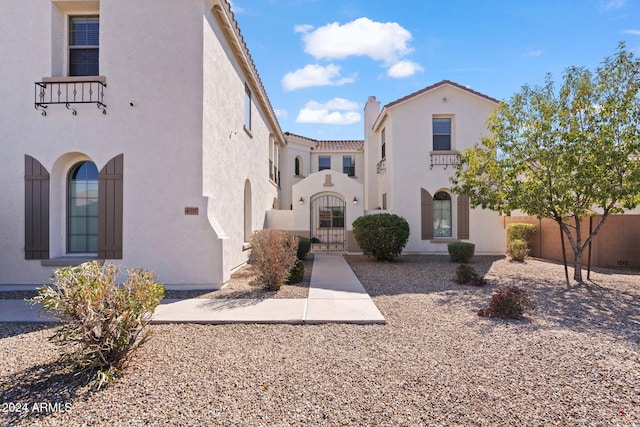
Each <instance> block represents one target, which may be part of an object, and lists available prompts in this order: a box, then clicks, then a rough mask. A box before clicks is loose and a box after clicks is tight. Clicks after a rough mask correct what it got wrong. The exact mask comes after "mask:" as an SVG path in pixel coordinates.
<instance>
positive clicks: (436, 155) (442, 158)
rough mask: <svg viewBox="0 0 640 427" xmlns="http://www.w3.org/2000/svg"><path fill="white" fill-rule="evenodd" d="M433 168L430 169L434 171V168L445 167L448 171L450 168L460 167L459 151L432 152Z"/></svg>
mask: <svg viewBox="0 0 640 427" xmlns="http://www.w3.org/2000/svg"><path fill="white" fill-rule="evenodd" d="M430 156H431V166H430V168H429V169H431V170H433V167H434V166H444V168H445V169H447V168H448V167H449V166H454V167H456V168H457V167H458V166H459V165H460V158H459V157H458V152H457V151H432V152H431V153H430Z"/></svg>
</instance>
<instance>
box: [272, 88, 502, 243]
mask: <svg viewBox="0 0 640 427" xmlns="http://www.w3.org/2000/svg"><path fill="white" fill-rule="evenodd" d="M497 105H498V101H497V100H495V99H493V98H491V97H488V96H486V95H483V94H481V93H479V92H476V91H473V90H471V89H468V88H466V87H464V86H461V85H459V84H457V83H454V82H451V81H442V82H439V83H436V84H434V85H431V86H429V87H426V88H424V89H422V90H420V91H417V92H415V93H412V94H409V95H407V96H405V97H403V98H400V99H398V100H396V101H393V102H390V103H388V104H386V105H384V106H383V107H382V108H381V107H380V102H379V101H377V100H376V98H375V97H373V96H372V97H369V99H368V101H367V102H366V104H365V107H364V136H365V138H364V140H362V141H318V140H313V139H310V138H305V137H302V136H299V135H293V134H289V133H285V139H286V141H287V145H286V148H285V153H287V154H286V155H285V156H284V157H283V160H282V161H283V166H282V171H283V172H285V174H284V178H283V183H286V185H283V189H282V192H281V199H282V200H283V201H286V202H285V203H284V204H283V206H291V210H290V211H270V212H267V225H268V226H269V227H272V228H280V229H285V230H290V231H292V232H295V233H297V234H299V235H303V236H308V237H311V238H315V239H314V240H319V242H318V244H317V245H316V247H317V248H318V249H334V250H344V251H347V252H357V251H358V250H359V248H358V246H357V244H356V242H355V239H354V238H353V230H352V222H353V220H354V219H355V218H357V217H358V216H360V215H365V214H375V213H380V212H389V213H394V214H397V215H400V216H402V217H404V218H405V219H406V220H407V222H408V223H409V226H410V228H411V236H410V238H409V242H408V243H407V246H406V247H405V252H406V253H431V254H446V253H448V250H447V245H446V243H449V242H452V241H458V240H464V241H471V242H473V243H475V245H476V253H478V254H502V253H504V250H505V244H506V243H505V230H504V226H503V223H502V221H501V219H500V217H499V216H498V214H497V213H495V212H492V211H488V210H484V209H481V208H477V209H471V208H470V206H469V200H468V198H467V197H465V196H459V195H456V194H454V193H452V192H451V190H450V186H451V182H450V180H449V179H450V177H451V176H452V175H453V174H454V172H455V168H456V166H457V163H458V153H459V152H460V151H462V150H464V149H465V148H467V147H471V146H473V145H474V144H476V143H478V142H479V141H480V137H481V136H482V135H486V134H487V130H486V126H485V122H486V120H487V118H488V116H489V114H490V113H491V112H492V111H493V110H494V109H495V108H496V107H497ZM351 165H353V167H350V166H351ZM292 168H293V169H294V170H295V171H299V172H301V173H296V172H294V173H293V174H292V173H291V171H292ZM307 173H308V174H309V175H308V176H307ZM290 184H293V185H290Z"/></svg>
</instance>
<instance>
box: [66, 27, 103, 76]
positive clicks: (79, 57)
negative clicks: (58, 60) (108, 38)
mask: <svg viewBox="0 0 640 427" xmlns="http://www.w3.org/2000/svg"><path fill="white" fill-rule="evenodd" d="M99 45H100V19H99V17H98V15H88V16H72V17H70V18H69V75H70V76H98V75H99V74H100V71H99V56H100V55H99V51H100V49H99Z"/></svg>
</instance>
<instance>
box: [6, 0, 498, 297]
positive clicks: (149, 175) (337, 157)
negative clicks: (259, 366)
mask: <svg viewBox="0 0 640 427" xmlns="http://www.w3.org/2000/svg"><path fill="white" fill-rule="evenodd" d="M0 34H1V36H2V40H3V42H2V43H0V57H1V58H3V61H1V62H0V75H2V79H0V91H1V92H2V93H3V94H4V96H5V102H4V103H3V105H2V106H1V107H0V108H1V109H2V111H1V113H0V117H1V119H0V120H2V124H1V125H0V141H2V144H0V158H1V159H2V160H3V168H0V180H1V182H3V183H4V184H5V190H4V191H3V192H1V193H0V206H1V208H0V285H2V284H13V285H15V284H28V285H40V284H42V283H46V282H47V280H48V278H49V276H50V275H51V271H52V269H53V268H56V267H59V266H65V265H74V264H79V263H81V262H83V261H86V260H91V259H98V260H102V261H105V262H113V263H116V264H119V265H121V266H122V267H123V268H128V267H137V266H140V267H145V268H148V269H151V270H153V271H154V272H155V273H156V274H157V275H158V277H159V280H160V281H161V282H162V283H164V284H166V285H167V286H169V287H180V288H216V287H220V286H221V285H222V284H224V283H225V282H227V281H228V280H229V277H230V274H231V272H232V271H233V270H234V269H235V268H237V267H239V266H242V265H243V264H244V263H246V261H247V259H248V255H249V249H250V245H249V238H250V235H251V233H252V232H253V231H254V230H258V229H262V228H265V227H266V228H279V229H284V230H289V231H292V232H295V233H296V234H299V235H302V236H307V237H311V238H313V241H314V247H313V248H314V250H335V251H344V252H358V251H359V248H358V246H357V244H356V242H355V240H354V238H353V231H352V223H353V221H354V220H355V219H356V218H357V217H359V216H361V215H365V214H371V213H377V212H383V211H386V212H392V213H396V214H399V215H402V216H404V217H405V218H406V219H407V220H408V221H409V224H410V226H411V230H412V233H411V237H410V240H409V243H408V245H407V247H406V252H409V253H411V252H416V253H446V251H447V248H446V245H445V244H444V243H446V242H450V241H453V240H469V241H472V242H474V243H475V244H476V245H477V246H476V252H477V253H495V254H498V253H503V251H504V247H505V241H504V240H505V236H504V235H505V232H504V229H503V227H502V224H501V223H500V219H499V217H498V215H497V214H495V213H493V212H488V211H483V210H481V209H469V205H468V201H467V200H466V198H464V197H459V196H457V195H455V194H452V193H451V191H450V190H449V186H450V183H449V177H450V176H451V174H452V173H453V171H454V168H455V164H456V159H457V157H456V153H457V152H458V151H460V150H462V149H464V148H465V147H468V146H471V145H473V144H475V143H476V142H477V141H478V140H479V137H480V135H482V134H483V133H484V132H486V129H485V126H484V123H485V120H486V118H487V116H488V114H489V113H490V112H491V111H492V110H493V109H494V108H495V107H496V105H497V101H496V100H494V99H492V98H490V97H487V96H485V95H482V94H480V93H478V92H475V91H473V90H470V89H467V88H465V87H463V86H460V85H458V84H456V83H453V82H449V81H443V82H440V83H437V84H435V85H432V86H429V87H427V88H425V89H423V90H421V91H418V92H416V93H413V94H410V95H408V96H406V97H403V98H401V99H399V100H397V101H394V102H391V103H389V104H387V105H385V106H384V107H382V108H380V103H379V102H378V101H377V100H376V99H375V98H374V97H370V98H369V100H368V101H367V103H366V106H365V108H364V109H365V119H364V139H363V140H356V141H353V140H343V141H322V140H315V139H312V138H308V137H305V136H301V135H295V134H291V133H283V132H282V130H281V129H280V125H279V123H278V120H277V118H276V115H275V113H274V111H273V109H272V107H271V105H270V102H269V99H268V96H267V93H266V91H265V89H264V87H263V85H262V83H261V80H260V77H259V74H258V72H257V70H256V68H255V66H254V64H253V61H252V59H251V56H250V54H249V51H248V49H247V47H246V44H245V42H244V40H243V38H242V35H241V33H240V29H239V28H238V25H237V22H236V21H235V19H234V15H233V13H232V11H231V8H230V4H229V2H228V1H227V0H180V1H179V2H167V1H160V2H151V1H142V0H141V1H135V2H127V1H123V0H24V1H22V2H19V3H14V2H2V3H0ZM25 52H28V54H25Z"/></svg>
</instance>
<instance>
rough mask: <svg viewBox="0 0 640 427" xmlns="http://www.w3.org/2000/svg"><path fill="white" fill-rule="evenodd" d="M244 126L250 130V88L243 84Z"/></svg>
mask: <svg viewBox="0 0 640 427" xmlns="http://www.w3.org/2000/svg"><path fill="white" fill-rule="evenodd" d="M244 127H245V128H247V129H248V130H251V90H250V89H249V86H248V85H247V84H246V83H245V85H244Z"/></svg>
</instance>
